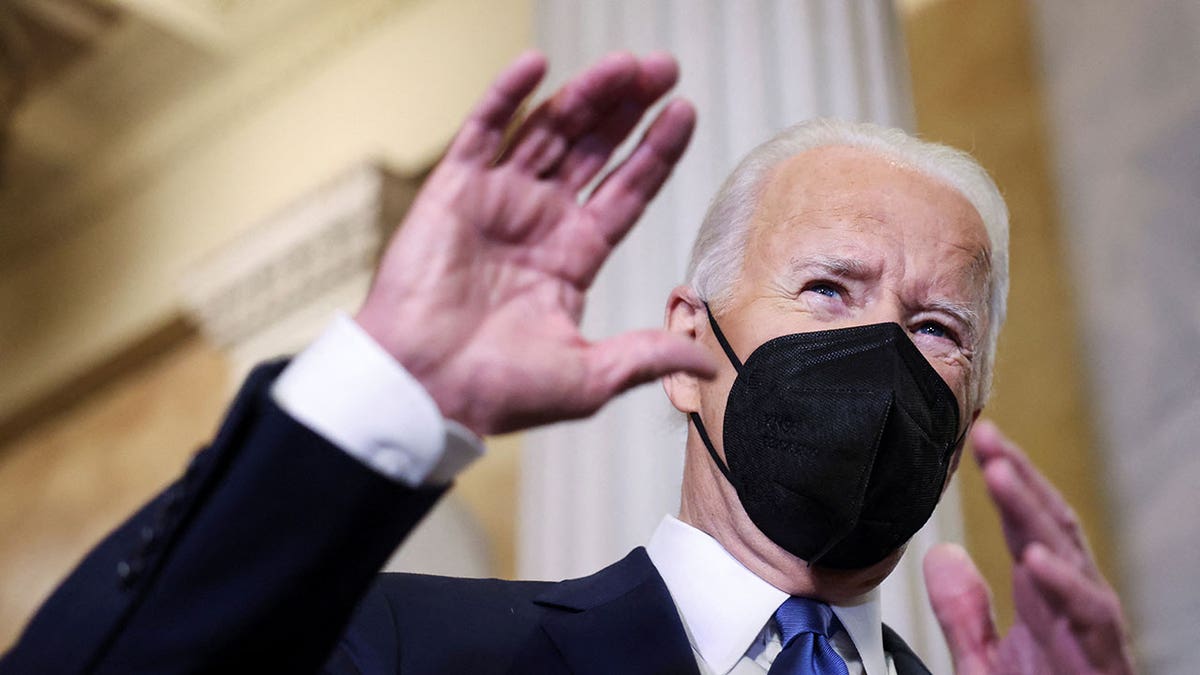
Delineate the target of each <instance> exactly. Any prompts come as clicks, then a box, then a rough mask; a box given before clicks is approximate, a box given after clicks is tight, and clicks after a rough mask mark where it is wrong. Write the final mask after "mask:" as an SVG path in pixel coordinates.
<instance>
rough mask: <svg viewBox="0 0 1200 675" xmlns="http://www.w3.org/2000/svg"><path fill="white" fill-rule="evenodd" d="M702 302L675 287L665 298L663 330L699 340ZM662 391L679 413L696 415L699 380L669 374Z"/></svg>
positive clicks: (687, 290)
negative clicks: (665, 308) (665, 307)
mask: <svg viewBox="0 0 1200 675" xmlns="http://www.w3.org/2000/svg"><path fill="white" fill-rule="evenodd" d="M707 311H708V310H706V309H705V308H704V303H703V302H701V301H700V298H699V297H698V296H697V295H696V292H695V291H694V290H692V288H691V287H690V286H676V287H675V288H674V289H672V290H671V295H670V296H668V297H667V310H666V317H665V319H664V324H665V326H664V327H665V328H666V329H667V330H668V331H670V332H672V333H675V334H677V335H682V336H684V337H686V338H688V339H689V340H698V339H699V338H700V327H701V326H703V325H706V324H705V322H706V321H707V320H708V318H707ZM663 389H664V390H666V392H667V398H669V399H671V405H673V406H675V409H676V410H678V411H679V412H682V413H691V412H699V410H700V381H699V380H698V379H697V378H696V377H695V376H694V375H689V374H688V373H685V372H677V373H672V374H671V375H667V376H666V377H664V378H663Z"/></svg>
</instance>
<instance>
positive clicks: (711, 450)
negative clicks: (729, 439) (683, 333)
mask: <svg viewBox="0 0 1200 675" xmlns="http://www.w3.org/2000/svg"><path fill="white" fill-rule="evenodd" d="M704 311H705V312H706V313H707V314H708V325H710V326H712V329H713V335H714V336H716V338H717V342H718V343H719V344H720V345H721V349H723V350H724V351H725V356H726V357H727V358H728V359H729V362H730V363H732V364H733V367H734V369H735V370H737V371H738V373H739V374H740V373H741V372H742V362H741V361H740V360H738V357H737V354H735V353H734V351H733V347H730V346H729V340H726V339H725V334H724V333H722V332H721V327H720V326H718V325H717V319H716V317H714V316H713V312H712V308H711V307H709V306H708V302H705V303H704ZM688 417H689V418H690V419H691V420H692V424H695V425H696V432H697V433H699V434H700V440H701V441H702V442H703V443H704V447H705V449H707V450H708V454H709V456H711V457H712V459H713V462H714V463H715V464H716V465H717V468H718V469H720V470H721V473H722V474H723V475H724V476H725V480H727V481H729V484H730V485H734V483H733V479H732V478H730V477H729V467H728V466H726V465H725V462H724V461H723V460H722V459H721V456H720V455H718V454H717V449H716V448H715V447H713V443H712V439H711V438H709V437H708V431H706V430H705V428H704V423H703V422H701V421H700V413H689V415H688ZM734 487H737V486H736V485H734Z"/></svg>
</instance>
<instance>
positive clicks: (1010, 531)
mask: <svg viewBox="0 0 1200 675" xmlns="http://www.w3.org/2000/svg"><path fill="white" fill-rule="evenodd" d="M983 482H984V485H985V486H986V487H987V490H988V494H989V495H990V496H991V498H992V501H993V502H994V503H995V504H996V507H997V508H998V509H999V512H1000V525H1001V528H1002V529H1003V531H1004V540H1005V543H1006V544H1007V545H1008V550H1009V554H1010V555H1011V556H1012V558H1013V560H1019V559H1020V558H1021V556H1022V555H1024V552H1025V548H1026V547H1027V546H1029V545H1030V544H1032V543H1034V542H1041V543H1042V544H1044V545H1045V546H1048V547H1050V548H1051V549H1053V550H1054V551H1056V552H1058V553H1059V554H1060V555H1063V556H1069V557H1071V558H1072V559H1073V560H1075V562H1076V563H1077V564H1079V565H1081V566H1082V565H1083V564H1084V563H1083V560H1082V556H1083V554H1082V552H1081V551H1080V550H1079V549H1078V547H1077V546H1076V545H1075V542H1074V540H1072V538H1071V537H1070V535H1069V534H1067V533H1066V532H1065V531H1064V530H1063V529H1062V528H1060V527H1059V525H1058V523H1057V522H1056V521H1055V520H1054V518H1052V517H1051V516H1050V514H1048V513H1047V512H1046V511H1045V510H1044V509H1043V508H1042V506H1041V504H1040V502H1039V501H1038V500H1037V499H1036V498H1035V497H1034V495H1033V493H1032V492H1031V491H1030V490H1029V489H1028V486H1027V485H1026V484H1025V482H1024V481H1023V480H1022V479H1021V478H1020V476H1019V475H1018V474H1017V471H1016V470H1015V469H1014V468H1013V466H1012V464H1011V463H1010V462H1008V461H1007V460H996V461H993V462H991V463H989V464H988V465H987V466H986V467H984V470H983Z"/></svg>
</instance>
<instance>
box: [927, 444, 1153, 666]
mask: <svg viewBox="0 0 1200 675" xmlns="http://www.w3.org/2000/svg"><path fill="white" fill-rule="evenodd" d="M971 441H972V445H973V446H974V451H975V457H976V459H977V460H978V461H979V463H980V466H981V467H982V469H983V476H984V481H985V483H986V484H987V489H988V493H989V494H990V495H991V497H992V500H993V501H994V502H995V503H996V506H997V508H998V509H999V511H1000V518H1001V523H1002V525H1003V528H1004V537H1005V541H1006V543H1007V544H1008V550H1009V553H1010V554H1011V555H1012V558H1013V596H1014V600H1015V605H1016V610H1017V618H1016V621H1015V622H1014V625H1013V627H1012V629H1011V630H1010V631H1009V633H1008V635H1007V636H1005V637H1004V638H1000V637H999V635H998V634H997V632H996V627H995V625H994V624H993V622H992V611H991V600H990V594H989V592H988V588H987V585H986V583H985V582H984V580H983V578H982V577H981V576H980V574H979V571H978V570H977V569H976V568H975V566H974V564H973V563H972V562H971V560H970V558H969V557H968V556H967V554H966V552H965V551H963V550H962V549H961V548H960V547H958V546H953V545H949V544H943V545H941V546H939V547H935V548H934V549H933V550H931V551H930V552H929V553H928V554H927V555H926V557H925V584H926V586H927V587H928V589H929V599H930V602H931V604H932V605H933V611H934V614H936V615H937V618H938V623H940V624H941V626H942V632H943V633H945V635H946V641H947V644H948V645H949V647H950V653H951V656H952V658H953V660H954V667H955V672H957V673H959V674H960V675H983V674H985V673H986V674H991V673H1013V674H1016V673H1022V674H1025V673H1047V674H1051V673H1072V674H1080V675H1082V674H1085V673H1106V674H1122V675H1124V674H1127V673H1133V672H1135V671H1134V666H1133V660H1132V657H1131V649H1130V647H1129V639H1128V633H1127V629H1126V621H1125V617H1124V615H1123V613H1122V611H1121V603H1120V600H1119V599H1118V598H1117V595H1116V593H1115V592H1114V591H1113V589H1112V588H1111V587H1110V586H1109V585H1108V583H1107V582H1106V581H1105V580H1104V578H1103V577H1102V576H1101V574H1100V571H1099V569H1098V568H1097V567H1096V562H1095V560H1094V559H1093V558H1092V554H1091V551H1090V550H1089V549H1088V545H1087V541H1086V540H1085V539H1084V535H1083V531H1082V529H1081V528H1080V526H1079V521H1078V520H1077V519H1076V517H1075V514H1074V513H1073V512H1072V510H1071V508H1070V506H1068V505H1067V503H1066V502H1065V501H1064V500H1063V498H1062V496H1061V495H1060V494H1059V493H1058V491H1057V490H1056V489H1055V488H1054V486H1053V485H1051V484H1050V482H1049V481H1048V480H1047V479H1046V478H1045V476H1043V475H1042V474H1041V473H1039V472H1038V470H1037V469H1036V468H1035V467H1034V466H1033V464H1032V463H1031V462H1030V461H1029V459H1028V458H1027V457H1026V456H1025V454H1024V453H1022V452H1021V450H1020V449H1019V448H1018V447H1017V446H1016V445H1014V444H1013V443H1012V442H1010V441H1009V440H1008V439H1006V438H1004V436H1003V435H1001V433H1000V430H999V429H997V428H996V426H995V425H994V424H992V423H991V422H986V421H985V422H980V423H979V424H977V425H976V427H975V429H974V430H973V431H972V434H971Z"/></svg>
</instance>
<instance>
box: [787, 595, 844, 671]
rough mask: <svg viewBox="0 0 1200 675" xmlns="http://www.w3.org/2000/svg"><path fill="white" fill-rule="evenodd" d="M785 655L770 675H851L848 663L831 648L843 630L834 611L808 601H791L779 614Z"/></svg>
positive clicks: (791, 599)
mask: <svg viewBox="0 0 1200 675" xmlns="http://www.w3.org/2000/svg"><path fill="white" fill-rule="evenodd" d="M775 621H776V622H777V623H778V624H779V635H780V641H781V642H782V643H783V651H781V652H779V656H776V657H775V662H774V663H772V664H771V669H770V670H769V671H767V675H849V673H850V671H849V670H847V669H846V662H845V661H843V660H842V657H840V656H838V653H837V652H835V651H834V650H833V645H831V644H829V638H830V637H832V636H833V635H835V634H836V633H837V632H838V631H839V630H841V629H842V624H841V622H840V621H838V620H837V617H836V616H834V615H833V610H832V609H830V608H829V605H826V604H825V603H822V602H817V601H816V600H809V599H807V598H796V597H792V598H788V599H787V601H785V602H784V603H783V604H782V605H780V606H779V609H778V610H776V611H775Z"/></svg>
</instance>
